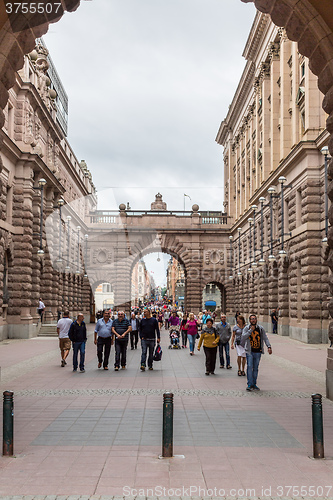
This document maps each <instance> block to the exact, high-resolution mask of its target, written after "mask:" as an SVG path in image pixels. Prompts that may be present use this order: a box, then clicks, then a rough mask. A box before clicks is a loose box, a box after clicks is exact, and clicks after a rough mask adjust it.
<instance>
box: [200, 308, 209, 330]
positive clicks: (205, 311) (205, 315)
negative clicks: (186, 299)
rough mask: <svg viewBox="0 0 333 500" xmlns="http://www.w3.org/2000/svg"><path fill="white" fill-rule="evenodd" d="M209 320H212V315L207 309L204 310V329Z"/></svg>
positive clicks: (202, 318) (202, 319) (202, 320)
mask: <svg viewBox="0 0 333 500" xmlns="http://www.w3.org/2000/svg"><path fill="white" fill-rule="evenodd" d="M208 318H211V315H210V314H209V312H208V311H207V310H206V309H205V310H204V313H203V315H202V317H201V323H202V328H204V325H205V324H206V323H207V319H208Z"/></svg>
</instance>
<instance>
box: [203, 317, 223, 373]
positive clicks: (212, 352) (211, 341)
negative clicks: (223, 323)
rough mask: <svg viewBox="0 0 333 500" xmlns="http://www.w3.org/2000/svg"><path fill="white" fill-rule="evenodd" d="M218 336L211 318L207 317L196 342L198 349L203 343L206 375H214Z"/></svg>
mask: <svg viewBox="0 0 333 500" xmlns="http://www.w3.org/2000/svg"><path fill="white" fill-rule="evenodd" d="M219 340H220V337H219V336H218V334H217V333H216V330H215V328H214V327H213V320H212V318H208V319H207V321H206V326H205V327H204V328H203V331H202V333H201V335H200V340H199V344H198V351H200V347H201V345H202V343H203V348H204V352H205V356H206V375H210V374H211V375H215V365H216V354H217V346H218V343H219Z"/></svg>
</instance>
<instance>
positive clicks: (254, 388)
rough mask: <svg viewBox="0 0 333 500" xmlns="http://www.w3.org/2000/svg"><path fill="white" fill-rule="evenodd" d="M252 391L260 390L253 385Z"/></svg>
mask: <svg viewBox="0 0 333 500" xmlns="http://www.w3.org/2000/svg"><path fill="white" fill-rule="evenodd" d="M252 389H253V390H254V391H260V389H259V387H258V386H257V385H253V386H252Z"/></svg>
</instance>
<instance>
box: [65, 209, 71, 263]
mask: <svg viewBox="0 0 333 500" xmlns="http://www.w3.org/2000/svg"><path fill="white" fill-rule="evenodd" d="M71 220H72V217H71V216H70V215H68V216H67V266H66V269H70V265H69V257H70V252H69V247H70V242H71V231H70V222H71Z"/></svg>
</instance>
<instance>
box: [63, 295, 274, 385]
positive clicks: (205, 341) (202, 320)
mask: <svg viewBox="0 0 333 500" xmlns="http://www.w3.org/2000/svg"><path fill="white" fill-rule="evenodd" d="M96 316H97V323H96V325H95V331H94V343H95V345H96V347H97V359H98V365H97V366H98V368H103V369H104V370H108V369H109V359H110V353H111V348H112V346H113V345H114V352H115V360H114V370H115V371H119V370H120V369H122V370H125V369H126V365H127V348H128V345H130V347H131V350H135V349H137V347H138V344H139V341H140V345H141V361H140V370H141V371H145V370H146V368H148V370H153V361H154V352H155V349H156V346H157V345H159V344H160V339H161V334H160V332H161V330H162V328H163V327H164V329H165V330H166V331H167V332H168V334H169V337H170V343H171V345H173V346H174V345H177V347H179V348H182V349H187V344H188V345H189V354H190V356H194V354H195V344H196V340H198V346H197V350H198V351H200V349H201V347H203V350H204V353H205V374H206V375H207V376H209V375H215V368H216V359H217V354H218V355H219V366H220V369H224V368H226V369H227V370H230V369H231V368H232V366H231V361H230V348H231V349H232V350H233V349H236V353H237V366H238V371H237V374H238V376H240V377H242V376H244V377H245V376H247V387H246V389H247V390H248V391H253V390H254V391H258V390H260V389H259V387H258V386H257V377H258V369H259V363H260V359H261V356H262V354H264V346H265V345H266V347H267V349H268V353H269V354H272V348H271V345H270V342H269V339H268V337H267V334H266V332H265V330H264V328H263V327H262V326H261V325H259V324H258V321H257V317H256V315H255V314H251V315H250V316H249V319H248V320H249V321H248V324H246V320H245V318H244V316H242V315H241V314H240V312H239V311H237V312H236V314H235V323H236V324H235V326H233V327H231V325H230V324H229V323H228V322H227V317H226V315H225V314H224V313H222V314H221V316H220V317H219V318H217V317H216V313H215V312H210V311H207V310H205V311H202V312H200V313H199V314H198V315H197V316H196V315H195V314H194V313H192V312H190V313H187V312H184V311H182V310H181V309H180V308H179V309H177V308H172V307H170V306H167V305H165V304H164V305H161V304H157V305H156V304H154V303H150V304H147V305H145V307H143V308H132V311H131V315H130V317H129V318H127V316H126V314H125V312H124V311H111V310H105V311H101V312H98V313H97V315H96ZM57 332H58V335H59V346H60V350H61V366H62V367H64V366H65V365H66V364H67V361H66V359H67V357H68V354H69V352H70V348H71V345H72V346H73V371H74V372H76V371H78V368H79V370H80V372H81V373H83V372H85V345H86V341H87V329H86V325H85V323H84V317H83V315H82V314H79V315H78V316H77V319H76V320H75V321H72V320H71V319H70V318H69V312H68V311H65V312H64V314H63V318H62V319H60V320H59V321H58V324H57ZM175 339H176V340H177V342H176V343H175ZM171 345H170V346H169V347H171ZM79 354H80V360H79V361H78V357H79ZM245 366H246V372H245Z"/></svg>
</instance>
